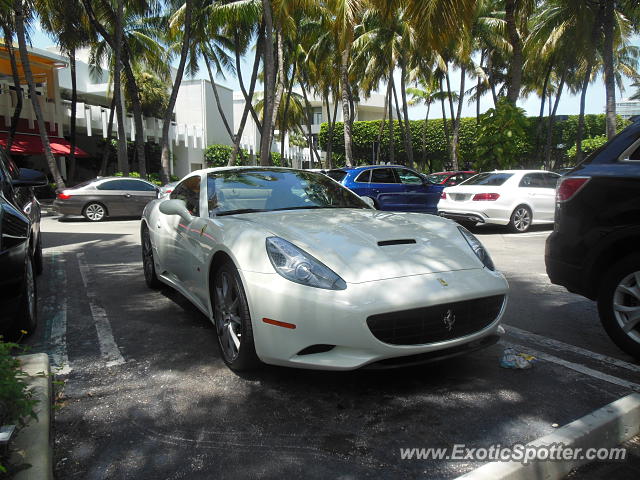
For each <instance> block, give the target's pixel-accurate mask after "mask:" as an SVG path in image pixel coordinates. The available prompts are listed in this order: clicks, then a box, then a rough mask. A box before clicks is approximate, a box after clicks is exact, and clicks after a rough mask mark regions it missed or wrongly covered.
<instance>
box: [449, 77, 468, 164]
mask: <svg viewBox="0 0 640 480" xmlns="http://www.w3.org/2000/svg"><path fill="white" fill-rule="evenodd" d="M466 75H467V69H466V68H465V67H464V65H463V66H461V67H460V95H459V97H458V111H457V113H456V117H455V120H454V121H453V134H452V136H451V163H452V164H453V169H454V170H458V169H459V168H458V164H459V162H458V140H459V138H460V116H461V115H462V102H464V83H465V77H466Z"/></svg>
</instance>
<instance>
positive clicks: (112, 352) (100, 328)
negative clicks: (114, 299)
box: [76, 252, 125, 367]
mask: <svg viewBox="0 0 640 480" xmlns="http://www.w3.org/2000/svg"><path fill="white" fill-rule="evenodd" d="M76 257H77V258H78V266H79V267H80V276H81V277H82V283H83V284H84V288H85V290H86V292H87V297H88V298H89V308H90V309H91V316H92V317H93V322H94V324H95V326H96V332H97V333H98V343H99V345H100V353H101V354H102V358H104V359H105V360H106V362H107V367H112V366H114V365H120V364H123V363H125V360H124V358H123V357H122V354H121V353H120V349H119V348H118V344H117V343H116V341H115V339H114V338H113V331H112V330H111V323H109V317H108V316H107V312H106V311H105V310H104V308H102V307H101V306H100V305H99V304H98V303H97V301H96V299H97V296H96V293H95V291H94V290H93V282H92V281H91V271H90V270H89V265H88V264H87V262H86V260H85V258H84V253H82V252H79V253H76Z"/></svg>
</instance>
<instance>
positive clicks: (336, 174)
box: [326, 170, 347, 182]
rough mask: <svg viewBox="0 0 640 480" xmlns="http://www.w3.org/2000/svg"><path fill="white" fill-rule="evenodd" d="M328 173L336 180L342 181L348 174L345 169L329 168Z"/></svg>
mask: <svg viewBox="0 0 640 480" xmlns="http://www.w3.org/2000/svg"><path fill="white" fill-rule="evenodd" d="M326 175H327V176H328V177H331V178H333V179H334V180H335V181H336V182H341V181H342V180H343V179H344V177H346V176H347V172H345V171H344V170H329V171H328V172H327V173H326Z"/></svg>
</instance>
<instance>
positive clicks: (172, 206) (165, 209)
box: [160, 199, 193, 222]
mask: <svg viewBox="0 0 640 480" xmlns="http://www.w3.org/2000/svg"><path fill="white" fill-rule="evenodd" d="M160 212H161V213H164V214H165V215H178V216H179V217H180V218H182V219H183V220H184V221H185V222H190V221H191V220H193V216H192V215H191V214H190V213H189V210H187V205H186V204H185V203H184V200H178V199H175V200H165V201H164V202H162V203H161V204H160Z"/></svg>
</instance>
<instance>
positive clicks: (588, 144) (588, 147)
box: [567, 135, 608, 160]
mask: <svg viewBox="0 0 640 480" xmlns="http://www.w3.org/2000/svg"><path fill="white" fill-rule="evenodd" d="M607 141H608V140H607V136H606V135H598V136H597V137H593V138H585V139H584V140H583V141H582V152H583V154H584V155H588V154H590V153H591V152H593V151H595V150H597V149H598V148H600V147H601V146H602V145H604V144H605V143H607ZM576 153H577V148H576V146H575V145H574V146H573V147H571V148H570V149H569V150H567V156H568V157H569V159H571V160H573V159H574V158H575V157H576Z"/></svg>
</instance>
